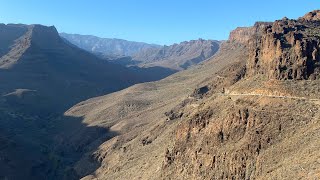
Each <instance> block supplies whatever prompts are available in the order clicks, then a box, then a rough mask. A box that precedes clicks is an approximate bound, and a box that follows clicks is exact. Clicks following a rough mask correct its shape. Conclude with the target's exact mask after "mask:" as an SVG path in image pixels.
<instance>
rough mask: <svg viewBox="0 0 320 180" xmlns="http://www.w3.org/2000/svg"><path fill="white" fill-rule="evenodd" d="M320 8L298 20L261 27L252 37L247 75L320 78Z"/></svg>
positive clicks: (277, 77)
mask: <svg viewBox="0 0 320 180" xmlns="http://www.w3.org/2000/svg"><path fill="white" fill-rule="evenodd" d="M319 14H320V13H319V11H315V12H312V13H308V14H307V15H305V16H304V17H302V18H299V19H298V20H290V19H287V18H283V19H282V20H278V21H275V22H274V23H272V24H270V25H267V26H263V27H262V26H261V24H256V25H255V26H254V28H255V29H259V30H258V31H257V32H256V33H255V35H254V36H253V37H252V38H250V40H249V45H248V46H249V52H250V53H249V60H248V63H247V70H248V75H249V76H250V75H255V74H265V75H266V76H267V77H268V78H272V79H281V80H284V79H296V80H301V79H319V78H320V69H319V68H320V67H319V65H320V58H319V50H320V39H319V36H320V28H319V24H320V22H319V18H318V17H319Z"/></svg>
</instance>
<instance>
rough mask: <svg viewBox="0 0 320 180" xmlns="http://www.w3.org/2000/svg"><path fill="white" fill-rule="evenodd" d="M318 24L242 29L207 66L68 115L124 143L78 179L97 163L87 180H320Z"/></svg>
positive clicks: (104, 147)
mask: <svg viewBox="0 0 320 180" xmlns="http://www.w3.org/2000/svg"><path fill="white" fill-rule="evenodd" d="M319 14H320V12H319V11H314V12H311V13H308V14H307V15H306V16H304V17H302V18H300V19H298V20H289V19H287V18H284V19H282V20H279V21H276V22H274V23H257V24H256V25H255V26H254V27H250V28H245V29H241V30H240V31H239V29H238V30H237V31H238V32H236V33H235V32H233V33H231V35H230V40H229V41H228V42H226V43H223V44H222V46H221V49H220V51H219V53H218V54H217V55H215V56H214V57H213V58H212V59H211V60H210V61H207V62H205V63H204V64H203V65H200V66H197V67H194V68H191V69H189V70H186V71H182V72H179V73H177V74H175V75H173V76H170V77H168V78H166V79H164V80H162V81H159V82H155V83H146V84H140V85H136V86H133V87H131V88H128V89H125V90H122V91H120V92H117V93H113V94H110V95H107V96H103V97H97V98H94V99H90V100H87V101H84V102H82V103H80V104H78V105H76V106H74V107H73V108H71V109H70V110H68V111H67V112H66V114H67V115H69V116H73V117H83V118H84V122H85V123H87V124H90V125H95V126H99V127H105V128H108V129H110V130H111V131H113V132H117V133H118V135H117V136H115V137H114V138H112V139H110V140H108V141H105V142H104V143H103V144H101V145H100V146H99V148H98V149H97V150H95V151H92V152H91V153H88V154H87V156H84V157H83V158H82V159H81V160H80V161H79V162H78V163H77V164H76V166H75V170H76V171H77V173H78V174H80V175H81V176H83V175H86V174H88V173H89V172H90V171H92V169H90V168H87V167H88V165H89V164H90V162H92V161H93V160H96V161H98V162H100V163H101V165H100V167H99V168H98V169H97V170H96V171H95V172H94V173H91V175H88V176H86V177H84V178H83V179H317V178H319V177H320V164H319V159H320V152H319V151H318V149H319V148H320V143H319V141H318V139H319V137H320V134H319V132H320V123H319V119H320V111H319V109H320V99H319V95H320V89H319V87H320V86H319V85H320V81H319V71H318V68H319V59H318V58H317V57H318V55H319V51H318V47H319V38H317V35H318V34H319V33H320V31H319V29H318V27H319V19H317V17H319ZM294 27H297V28H298V30H297V29H296V28H294ZM301 27H303V28H302V29H301ZM292 34H299V35H298V37H299V39H295V43H289V42H292V41H290V37H292V36H291V35H292ZM242 35H244V36H242ZM299 44H300V46H299V47H300V48H297V47H296V46H298V45H299ZM310 69H311V70H310ZM290 70H292V71H290ZM289 72H299V73H292V74H295V75H292V74H290V73H289ZM306 79H307V80H306ZM113 99H117V101H112V102H110V101H111V100H113Z"/></svg>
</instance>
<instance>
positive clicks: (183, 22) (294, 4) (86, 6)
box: [0, 0, 320, 45]
mask: <svg viewBox="0 0 320 180" xmlns="http://www.w3.org/2000/svg"><path fill="white" fill-rule="evenodd" d="M315 9H320V0H224V1H222V0H0V23H6V24H7V23H22V24H43V25H48V26H49V25H50V26H51V25H54V26H55V27H56V28H57V30H58V31H59V32H66V33H76V34H85V35H95V36H99V37H105V38H120V39H126V40H131V41H139V42H147V43H154V44H161V45H164V44H166V45H170V44H173V43H179V42H182V41H186V40H192V39H199V38H203V39H214V40H226V39H227V38H228V35H229V33H230V31H231V30H233V29H235V28H236V27H240V26H241V27H243V26H252V25H253V24H254V22H256V21H274V20H276V19H281V18H283V17H284V16H286V17H288V18H298V17H300V16H303V15H304V14H306V13H307V12H309V11H312V10H315Z"/></svg>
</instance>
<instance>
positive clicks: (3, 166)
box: [0, 106, 116, 180]
mask: <svg viewBox="0 0 320 180" xmlns="http://www.w3.org/2000/svg"><path fill="white" fill-rule="evenodd" d="M0 119H1V126H0V179H10V180H11V179H13V180H14V179H79V178H80V177H83V176H85V175H87V174H90V173H92V172H94V171H95V169H96V168H97V167H99V162H98V161H96V160H95V159H94V158H93V157H91V156H89V155H90V154H91V153H90V152H92V151H94V150H95V149H97V147H98V146H99V145H100V144H101V143H103V142H104V141H106V140H108V139H110V138H112V137H114V136H115V135H116V133H115V132H110V131H109V129H107V128H103V127H97V126H90V127H89V126H87V125H86V124H84V123H83V122H82V120H83V118H82V117H70V116H64V115H57V116H56V117H35V116H30V117H28V116H25V115H22V114H19V113H15V112H13V111H11V110H6V109H5V108H3V106H1V111H0ZM86 155H88V157H87V158H90V161H89V162H90V164H86V166H85V167H82V169H78V172H80V174H79V173H77V172H76V170H75V169H74V168H73V167H74V165H75V163H76V162H78V161H79V160H80V159H81V158H83V157H84V156H86Z"/></svg>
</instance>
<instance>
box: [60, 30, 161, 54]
mask: <svg viewBox="0 0 320 180" xmlns="http://www.w3.org/2000/svg"><path fill="white" fill-rule="evenodd" d="M60 36H61V37H63V38H65V39H66V40H68V41H69V42H71V43H72V44H74V45H76V46H78V47H80V48H82V49H85V50H87V51H89V52H92V53H95V54H100V55H101V56H105V57H111V58H112V57H119V56H120V57H121V56H131V55H133V54H135V53H137V52H139V51H141V50H145V49H149V48H160V47H161V46H160V45H156V44H147V43H143V42H134V41H127V40H123V39H112V38H100V37H96V36H92V35H79V34H67V33H60Z"/></svg>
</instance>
